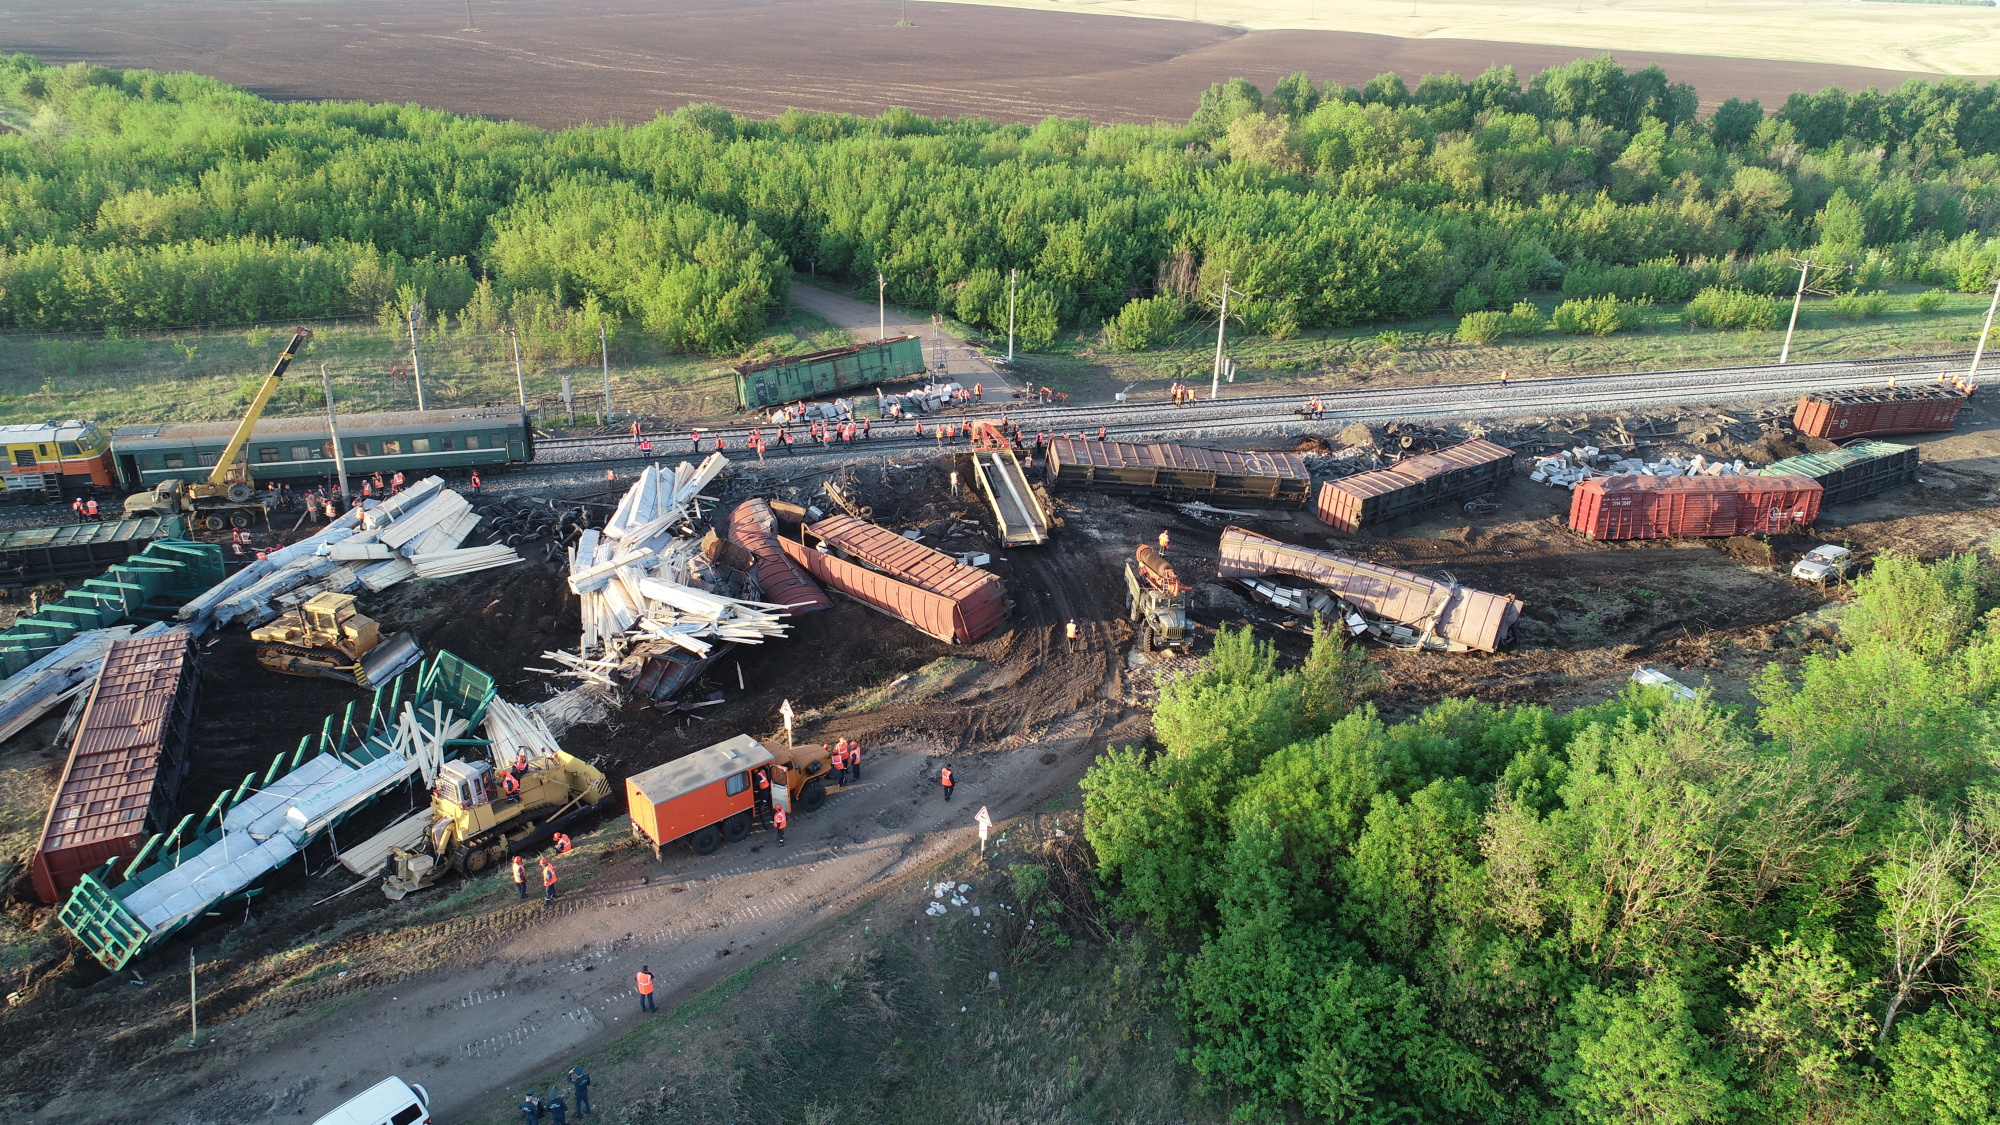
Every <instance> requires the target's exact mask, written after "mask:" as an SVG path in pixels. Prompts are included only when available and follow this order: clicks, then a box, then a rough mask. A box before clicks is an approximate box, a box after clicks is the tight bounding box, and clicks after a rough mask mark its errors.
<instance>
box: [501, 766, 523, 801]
mask: <svg viewBox="0 0 2000 1125" xmlns="http://www.w3.org/2000/svg"><path fill="white" fill-rule="evenodd" d="M500 792H502V793H504V794H506V795H507V796H508V797H509V798H512V799H514V800H519V799H520V797H521V780H520V779H519V778H517V777H515V776H514V775H513V773H511V772H505V773H502V774H501V775H500Z"/></svg>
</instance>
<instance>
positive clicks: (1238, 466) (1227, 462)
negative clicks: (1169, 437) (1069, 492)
mask: <svg viewBox="0 0 2000 1125" xmlns="http://www.w3.org/2000/svg"><path fill="white" fill-rule="evenodd" d="M1048 482H1049V486H1050V487H1052V488H1087V489H1092V490H1095V491H1098V492H1118V493H1126V494H1129V495H1134V496H1157V497H1161V498H1163V499H1169V500H1181V499H1186V500H1199V499H1204V498H1211V497H1220V498H1224V499H1227V500H1229V501H1231V502H1233V503H1237V504H1250V505H1253V506H1256V507H1265V508H1294V509H1297V508H1304V507H1305V506H1306V505H1307V504H1308V503H1309V502H1310V501H1311V499H1312V496H1311V487H1312V478H1311V476H1310V475H1309V474H1308V473H1307V472H1306V463H1305V459H1304V458H1302V457H1300V456H1299V455H1298V454H1296V453H1254V452H1253V453H1243V452H1238V451H1237V450H1234V449H1207V448H1204V447H1202V446H1196V445H1167V444H1163V443H1158V442H1132V441H1091V440H1088V439H1085V438H1068V437H1058V438H1055V439H1054V440H1052V441H1051V442H1050V443H1049V452H1048Z"/></svg>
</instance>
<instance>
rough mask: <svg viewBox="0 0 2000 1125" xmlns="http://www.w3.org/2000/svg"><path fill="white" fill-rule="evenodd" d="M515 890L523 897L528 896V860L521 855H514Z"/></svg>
mask: <svg viewBox="0 0 2000 1125" xmlns="http://www.w3.org/2000/svg"><path fill="white" fill-rule="evenodd" d="M514 890H515V891H517V892H519V894H520V897H521V898H523V899H525V898H527V897H528V861H527V860H525V859H522V858H521V857H520V856H515V857H514Z"/></svg>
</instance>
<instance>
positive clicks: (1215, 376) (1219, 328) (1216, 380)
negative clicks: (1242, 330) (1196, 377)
mask: <svg viewBox="0 0 2000 1125" xmlns="http://www.w3.org/2000/svg"><path fill="white" fill-rule="evenodd" d="M1228 330H1229V271H1228V270H1223V271H1222V315H1221V316H1218V317H1216V318H1215V370H1214V371H1213V372H1211V373H1210V375H1209V380H1208V398H1209V401H1210V402H1213V401H1215V397H1216V395H1218V394H1220V393H1221V392H1222V337H1223V333H1225V332H1227V331H1228Z"/></svg>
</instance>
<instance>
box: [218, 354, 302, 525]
mask: <svg viewBox="0 0 2000 1125" xmlns="http://www.w3.org/2000/svg"><path fill="white" fill-rule="evenodd" d="M310 339H312V329H310V328H301V329H298V330H297V331H295V332H293V333H292V342H291V343H289V344H286V345H285V353H284V354H283V355H281V356H279V357H278V362H277V363H276V364H274V365H273V366H272V367H271V373H270V374H269V375H266V376H264V385H263V386H261V387H258V388H257V396H256V397H255V398H253V399H251V400H250V409H249V410H248V411H246V412H245V413H244V415H243V420H242V421H241V422H238V423H237V424H236V433H235V434H233V435H231V436H230V438H229V445H228V446H227V447H226V448H224V449H223V451H222V456H221V457H219V458H217V459H216V462H215V470H214V471H213V472H211V473H209V474H208V484H209V487H210V488H213V489H216V490H221V489H222V488H224V487H225V486H226V485H227V484H228V482H229V474H230V472H231V470H233V469H234V468H235V467H236V458H237V457H238V456H239V455H240V454H241V453H242V452H243V446H244V445H245V444H246V443H248V442H249V440H250V431H251V430H252V429H254V428H256V425H257V419H259V418H261V417H263V416H264V404H265V403H268V402H270V401H271V395H272V394H273V393H275V392H276V391H277V389H278V384H279V383H282V382H284V379H285V368H287V367H290V366H291V365H292V357H293V356H296V355H298V354H299V345H301V344H304V343H305V342H306V341H307V340H310ZM248 477H249V474H248V473H247V472H246V473H245V474H244V478H245V479H248Z"/></svg>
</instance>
